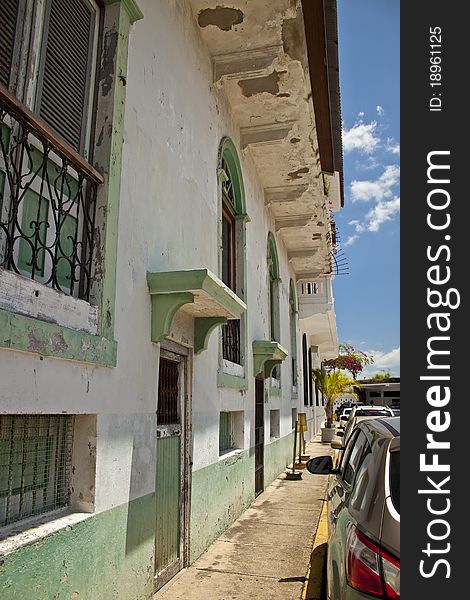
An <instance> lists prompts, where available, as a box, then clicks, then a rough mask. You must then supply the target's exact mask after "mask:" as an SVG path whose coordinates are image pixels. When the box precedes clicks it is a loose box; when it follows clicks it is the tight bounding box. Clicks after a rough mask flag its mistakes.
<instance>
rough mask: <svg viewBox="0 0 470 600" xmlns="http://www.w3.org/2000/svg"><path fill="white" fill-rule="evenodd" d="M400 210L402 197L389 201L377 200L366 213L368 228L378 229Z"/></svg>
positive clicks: (371, 229) (369, 229)
mask: <svg viewBox="0 0 470 600" xmlns="http://www.w3.org/2000/svg"><path fill="white" fill-rule="evenodd" d="M399 212H400V198H393V200H390V201H388V202H377V204H376V205H375V206H374V208H372V209H371V210H370V211H369V212H368V213H367V215H366V221H367V225H366V229H367V230H368V231H378V230H379V229H380V226H381V225H382V224H383V223H385V221H390V220H391V219H393V217H394V216H395V215H396V214H397V213H399Z"/></svg>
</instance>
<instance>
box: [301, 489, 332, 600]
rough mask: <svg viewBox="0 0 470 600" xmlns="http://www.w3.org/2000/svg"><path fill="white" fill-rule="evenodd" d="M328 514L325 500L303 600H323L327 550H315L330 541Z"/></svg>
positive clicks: (314, 541)
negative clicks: (322, 592) (324, 564)
mask: <svg viewBox="0 0 470 600" xmlns="http://www.w3.org/2000/svg"><path fill="white" fill-rule="evenodd" d="M327 512H328V511H327V503H326V501H325V500H324V501H323V507H322V511H321V514H320V519H319V520H318V527H317V531H316V533H315V537H314V540H313V549H312V554H311V557H310V562H309V565H308V571H307V576H306V579H305V582H304V586H303V589H302V596H301V598H302V600H321V591H322V583H323V560H324V557H325V554H324V552H325V549H324V548H323V549H320V550H319V551H318V552H315V550H316V549H318V548H320V546H322V545H324V544H326V542H327V541H328V518H327ZM312 567H313V569H312Z"/></svg>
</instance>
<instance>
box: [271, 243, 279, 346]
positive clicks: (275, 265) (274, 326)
mask: <svg viewBox="0 0 470 600" xmlns="http://www.w3.org/2000/svg"><path fill="white" fill-rule="evenodd" d="M268 273H269V328H270V331H269V334H270V337H271V340H272V341H273V342H279V341H280V339H279V338H280V321H279V283H280V280H281V279H280V276H279V258H278V254H277V247H276V241H275V239H274V236H273V234H272V233H269V235H268Z"/></svg>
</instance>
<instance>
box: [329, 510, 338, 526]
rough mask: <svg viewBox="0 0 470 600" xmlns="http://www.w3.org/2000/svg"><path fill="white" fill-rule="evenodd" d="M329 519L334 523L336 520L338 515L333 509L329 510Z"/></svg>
mask: <svg viewBox="0 0 470 600" xmlns="http://www.w3.org/2000/svg"><path fill="white" fill-rule="evenodd" d="M330 519H331V522H332V523H336V520H337V519H338V515H337V514H336V513H335V511H334V510H332V511H330Z"/></svg>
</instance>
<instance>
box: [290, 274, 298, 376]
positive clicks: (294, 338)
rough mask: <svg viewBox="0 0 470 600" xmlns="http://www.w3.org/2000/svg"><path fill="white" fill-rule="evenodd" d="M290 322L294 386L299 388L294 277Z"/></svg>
mask: <svg viewBox="0 0 470 600" xmlns="http://www.w3.org/2000/svg"><path fill="white" fill-rule="evenodd" d="M289 323H290V354H291V357H292V358H291V368H292V387H293V388H297V298H296V294H295V286H294V282H293V281H292V279H291V280H290V284H289Z"/></svg>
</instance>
